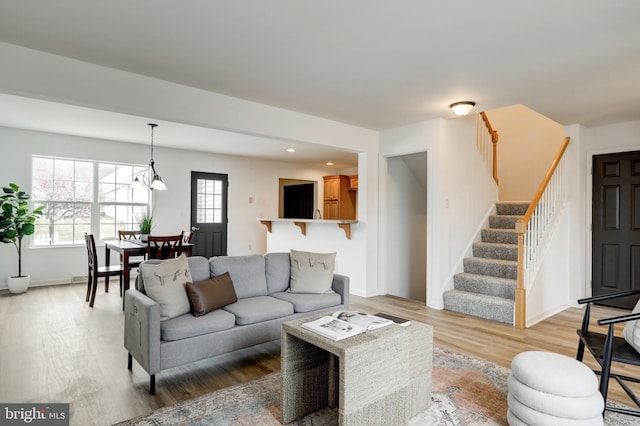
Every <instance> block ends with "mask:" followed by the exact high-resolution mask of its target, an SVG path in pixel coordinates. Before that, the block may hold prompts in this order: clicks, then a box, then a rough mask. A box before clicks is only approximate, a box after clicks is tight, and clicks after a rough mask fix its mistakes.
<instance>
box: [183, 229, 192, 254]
mask: <svg viewBox="0 0 640 426" xmlns="http://www.w3.org/2000/svg"><path fill="white" fill-rule="evenodd" d="M192 239H193V231H186V232H185V231H182V244H183V245H182V247H180V254H182V253H184V254H186V255H187V257H189V256H191V255H192V254H193V246H192V245H191V240H192ZM184 244H188V245H187V246H186V247H185V246H184Z"/></svg>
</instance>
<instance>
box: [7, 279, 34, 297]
mask: <svg viewBox="0 0 640 426" xmlns="http://www.w3.org/2000/svg"><path fill="white" fill-rule="evenodd" d="M30 281H31V275H25V276H22V277H9V278H8V279H7V282H8V284H9V292H11V293H13V294H19V293H24V292H25V291H27V289H28V288H29V282H30Z"/></svg>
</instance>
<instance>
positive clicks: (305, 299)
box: [269, 291, 342, 312]
mask: <svg viewBox="0 0 640 426" xmlns="http://www.w3.org/2000/svg"><path fill="white" fill-rule="evenodd" d="M269 296H271V297H275V298H276V299H280V300H286V301H287V302H289V303H291V304H293V310H294V311H295V312H311V311H315V310H317V309H324V308H330V307H331V306H337V305H340V304H341V303H342V298H341V297H340V295H339V294H338V293H323V294H303V293H291V292H284V291H283V292H280V293H273V294H270V295H269Z"/></svg>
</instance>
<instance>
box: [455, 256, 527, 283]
mask: <svg viewBox="0 0 640 426" xmlns="http://www.w3.org/2000/svg"><path fill="white" fill-rule="evenodd" d="M462 263H463V265H464V272H470V273H472V274H478V275H490V276H492V277H501V278H509V279H512V280H515V279H517V278H518V262H514V261H512V260H500V259H486V258H482V257H467V258H466V259H463V260H462Z"/></svg>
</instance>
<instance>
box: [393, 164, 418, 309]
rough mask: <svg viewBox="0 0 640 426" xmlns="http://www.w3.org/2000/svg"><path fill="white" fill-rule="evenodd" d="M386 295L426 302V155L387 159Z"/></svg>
mask: <svg viewBox="0 0 640 426" xmlns="http://www.w3.org/2000/svg"><path fill="white" fill-rule="evenodd" d="M387 167H388V174H387V176H388V177H387V188H386V191H385V192H386V195H385V198H386V201H385V204H386V211H387V215H386V229H387V235H388V236H389V237H390V238H388V241H386V242H385V245H386V250H387V259H386V268H387V269H386V270H387V275H388V276H387V277H386V280H385V281H386V284H387V293H388V294H390V295H393V296H398V297H403V298H405V299H412V300H418V301H421V302H424V303H426V301H427V152H418V153H415V154H408V155H401V156H397V157H389V158H388V159H387Z"/></svg>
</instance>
